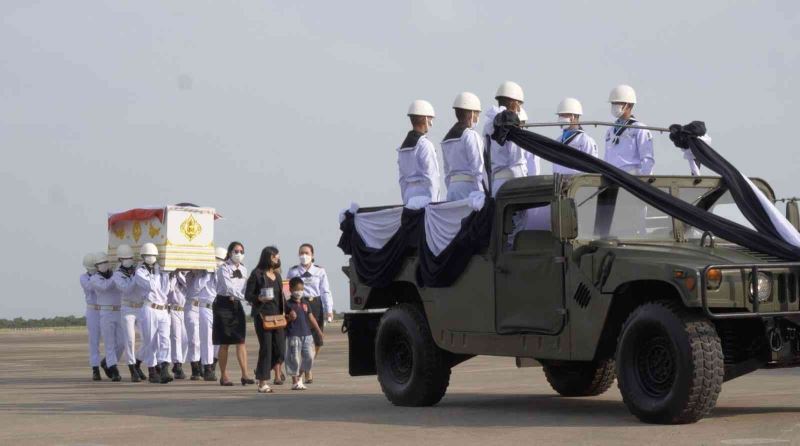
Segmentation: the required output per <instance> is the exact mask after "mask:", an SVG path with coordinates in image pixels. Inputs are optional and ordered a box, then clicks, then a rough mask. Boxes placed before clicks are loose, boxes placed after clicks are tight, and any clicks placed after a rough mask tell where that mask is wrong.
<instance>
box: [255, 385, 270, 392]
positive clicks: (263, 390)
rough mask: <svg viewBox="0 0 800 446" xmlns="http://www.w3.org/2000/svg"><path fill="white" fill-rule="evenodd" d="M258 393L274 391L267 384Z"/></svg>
mask: <svg viewBox="0 0 800 446" xmlns="http://www.w3.org/2000/svg"><path fill="white" fill-rule="evenodd" d="M258 393H272V389H270V387H269V386H268V385H267V384H264V385H263V386H261V387H259V388H258Z"/></svg>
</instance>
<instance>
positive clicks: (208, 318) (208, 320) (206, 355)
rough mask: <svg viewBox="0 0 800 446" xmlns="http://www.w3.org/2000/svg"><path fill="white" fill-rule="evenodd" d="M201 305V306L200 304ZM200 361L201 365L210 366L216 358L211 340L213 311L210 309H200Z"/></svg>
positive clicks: (215, 350) (215, 351)
mask: <svg viewBox="0 0 800 446" xmlns="http://www.w3.org/2000/svg"><path fill="white" fill-rule="evenodd" d="M201 305H202V304H201ZM199 313H200V314H199V318H198V319H199V320H200V330H198V331H199V334H200V360H201V361H202V362H203V365H211V364H213V363H214V358H216V356H217V351H218V350H217V349H215V348H214V341H213V340H212V339H211V333H212V327H213V325H214V311H213V310H211V308H206V307H202V306H201V307H200V311H199Z"/></svg>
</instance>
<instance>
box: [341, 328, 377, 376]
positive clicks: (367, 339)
mask: <svg viewBox="0 0 800 446" xmlns="http://www.w3.org/2000/svg"><path fill="white" fill-rule="evenodd" d="M381 316H383V312H364V313H345V315H344V323H343V324H342V333H346V334H347V342H348V347H349V354H348V366H349V372H350V376H368V375H376V374H377V371H376V370H375V335H376V334H377V333H378V325H379V324H380V321H381Z"/></svg>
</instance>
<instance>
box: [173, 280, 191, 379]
mask: <svg viewBox="0 0 800 446" xmlns="http://www.w3.org/2000/svg"><path fill="white" fill-rule="evenodd" d="M187 273H188V271H186V270H178V271H174V272H172V273H170V275H169V277H170V279H169V280H170V291H169V295H168V303H169V318H170V329H169V332H170V351H171V353H172V373H173V376H174V377H175V379H186V374H184V373H183V363H184V362H186V353H187V352H186V348H187V346H188V343H189V340H188V338H187V334H186V326H185V325H184V312H185V311H186V292H187V287H186V285H187V284H186V274H187Z"/></svg>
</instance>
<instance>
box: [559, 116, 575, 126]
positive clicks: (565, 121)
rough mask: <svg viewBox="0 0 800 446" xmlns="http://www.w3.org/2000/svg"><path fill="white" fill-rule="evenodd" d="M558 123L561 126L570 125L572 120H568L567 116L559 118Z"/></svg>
mask: <svg viewBox="0 0 800 446" xmlns="http://www.w3.org/2000/svg"><path fill="white" fill-rule="evenodd" d="M558 122H560V123H562V124H572V118H570V117H569V116H559V117H558Z"/></svg>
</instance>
